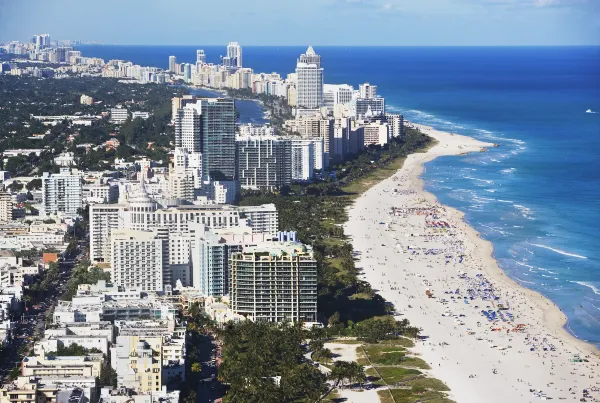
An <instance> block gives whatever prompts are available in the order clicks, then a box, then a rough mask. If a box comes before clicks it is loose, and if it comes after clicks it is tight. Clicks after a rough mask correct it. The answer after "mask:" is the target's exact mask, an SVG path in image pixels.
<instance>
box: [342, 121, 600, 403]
mask: <svg viewBox="0 0 600 403" xmlns="http://www.w3.org/2000/svg"><path fill="white" fill-rule="evenodd" d="M414 126H417V127H419V128H420V129H421V131H423V132H424V133H426V134H428V135H429V136H431V137H433V138H435V139H436V140H437V142H438V143H437V144H436V145H435V146H434V147H432V148H431V149H429V150H428V151H427V152H426V153H420V154H413V155H410V156H409V157H408V158H407V160H406V162H405V163H404V166H403V167H402V169H400V170H399V171H398V172H397V173H396V174H395V175H393V176H392V177H390V178H388V179H386V180H384V181H382V182H380V183H379V184H377V185H375V186H374V187H372V188H371V189H370V190H369V191H367V192H366V193H364V194H363V195H362V196H361V197H360V198H358V199H357V200H356V202H355V204H354V205H353V206H352V207H351V208H350V210H349V219H348V222H347V223H346V226H345V231H346V234H347V235H348V236H350V237H351V238H352V242H353V245H354V249H355V251H356V252H357V253H358V261H357V266H358V267H359V268H361V269H362V270H363V274H362V278H363V279H364V280H366V281H368V282H369V283H370V284H371V285H372V286H373V287H374V288H375V289H377V290H378V292H379V293H380V294H381V295H382V296H383V297H384V298H386V299H387V300H388V301H390V302H392V303H393V304H394V305H395V307H396V309H397V315H398V316H397V318H398V319H402V318H407V319H409V320H410V321H411V323H412V324H414V325H416V326H418V327H420V328H422V335H423V336H427V337H426V339H425V340H423V341H421V342H418V343H417V346H416V347H415V349H413V351H415V352H417V353H418V354H420V355H421V358H423V359H424V360H425V361H427V362H428V363H429V364H430V365H431V367H432V370H431V376H433V377H436V378H438V379H441V380H442V381H444V382H445V383H446V384H447V385H448V386H449V387H450V389H451V393H450V398H452V399H454V400H456V401H457V402H458V403H482V402H486V403H495V402H498V403H500V402H537V401H540V400H550V399H552V400H566V401H580V399H582V398H584V397H585V399H586V401H588V402H590V401H600V393H599V392H598V391H597V390H598V389H597V388H600V378H599V377H598V372H599V371H600V366H599V364H600V360H599V358H598V355H597V353H598V351H597V349H596V348H595V347H594V346H593V345H590V344H587V343H585V342H582V341H580V340H578V339H576V338H574V337H573V336H571V335H570V334H569V333H568V332H567V331H566V330H564V328H563V325H564V323H565V321H566V318H565V316H564V315H563V313H562V312H561V311H560V310H559V309H558V308H557V307H556V306H555V305H554V304H553V303H552V302H551V301H549V300H548V299H546V298H544V297H542V296H541V295H540V294H538V293H536V292H534V291H531V290H529V289H526V288H523V287H521V286H520V285H518V284H517V283H515V282H514V281H512V280H511V279H510V278H508V277H507V276H506V275H505V274H504V272H503V271H502V270H501V269H500V268H499V267H498V264H497V262H496V260H495V259H494V258H493V247H492V244H491V243H490V242H488V241H485V240H483V239H482V238H480V237H479V234H478V233H477V232H476V231H475V230H474V229H473V228H472V227H470V226H469V225H467V224H466V223H465V222H464V221H463V214H462V213H461V212H460V211H458V210H455V209H453V208H450V207H447V206H444V205H442V204H440V203H439V202H438V201H437V200H436V198H435V197H434V196H433V195H432V194H430V193H428V192H425V191H424V190H423V182H422V180H421V179H420V175H421V173H422V172H423V169H424V167H423V164H424V163H426V162H428V161H431V160H432V159H434V158H436V157H439V156H446V155H460V154H464V153H470V152H484V151H485V148H489V147H493V146H494V145H493V144H489V143H483V142H480V141H477V140H475V139H472V138H470V137H465V136H460V135H456V134H450V133H445V132H440V131H436V130H434V129H432V128H430V127H427V126H422V125H414ZM499 146H500V147H502V144H500V145H499ZM450 186H451V185H450ZM427 294H430V295H431V296H432V297H431V298H430V297H429V296H428V295H427ZM584 390H586V391H587V392H588V393H589V394H586V393H585V392H584ZM596 399H598V400H596Z"/></svg>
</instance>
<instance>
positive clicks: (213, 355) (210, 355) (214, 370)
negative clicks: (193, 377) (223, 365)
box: [196, 336, 224, 403]
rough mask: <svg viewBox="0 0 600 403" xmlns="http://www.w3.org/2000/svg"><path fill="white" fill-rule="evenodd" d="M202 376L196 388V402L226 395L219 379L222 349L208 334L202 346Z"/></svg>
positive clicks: (212, 399)
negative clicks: (218, 363)
mask: <svg viewBox="0 0 600 403" xmlns="http://www.w3.org/2000/svg"><path fill="white" fill-rule="evenodd" d="M200 352H201V357H200V359H201V360H202V361H201V362H202V378H203V379H201V380H200V382H198V386H197V388H196V402H198V403H201V402H202V403H204V402H214V401H215V400H217V399H219V398H222V397H223V395H224V389H223V386H222V385H221V383H220V382H219V381H217V376H218V366H217V362H218V358H220V350H219V347H218V346H217V344H216V342H215V340H214V338H213V337H212V336H207V337H206V338H205V341H204V342H203V343H202V345H201V346H200Z"/></svg>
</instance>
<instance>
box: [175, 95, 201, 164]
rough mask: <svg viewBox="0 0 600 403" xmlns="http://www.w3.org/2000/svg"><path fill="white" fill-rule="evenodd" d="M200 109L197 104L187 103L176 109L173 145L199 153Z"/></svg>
mask: <svg viewBox="0 0 600 403" xmlns="http://www.w3.org/2000/svg"><path fill="white" fill-rule="evenodd" d="M200 113H201V110H200V109H199V108H198V107H197V104H187V105H186V106H185V107H183V108H180V109H177V114H176V115H175V119H174V121H175V147H181V148H185V149H187V151H188V152H190V153H199V152H201V149H202V137H201V129H202V128H201V124H200V123H201V122H200Z"/></svg>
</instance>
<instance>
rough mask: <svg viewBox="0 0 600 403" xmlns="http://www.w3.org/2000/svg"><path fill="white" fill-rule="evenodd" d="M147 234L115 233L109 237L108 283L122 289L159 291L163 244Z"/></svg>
mask: <svg viewBox="0 0 600 403" xmlns="http://www.w3.org/2000/svg"><path fill="white" fill-rule="evenodd" d="M164 244H165V241H164V240H162V239H159V238H158V236H157V235H156V233H154V232H151V231H134V230H130V229H124V230H115V231H113V232H112V235H111V249H112V262H111V264H112V270H111V280H112V282H113V283H114V284H115V285H118V286H122V287H124V288H126V289H132V288H135V289H139V290H142V291H163V265H165V266H168V261H166V262H163V245H164Z"/></svg>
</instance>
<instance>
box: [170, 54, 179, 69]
mask: <svg viewBox="0 0 600 403" xmlns="http://www.w3.org/2000/svg"><path fill="white" fill-rule="evenodd" d="M169 71H170V72H171V73H177V57H175V56H169Z"/></svg>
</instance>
